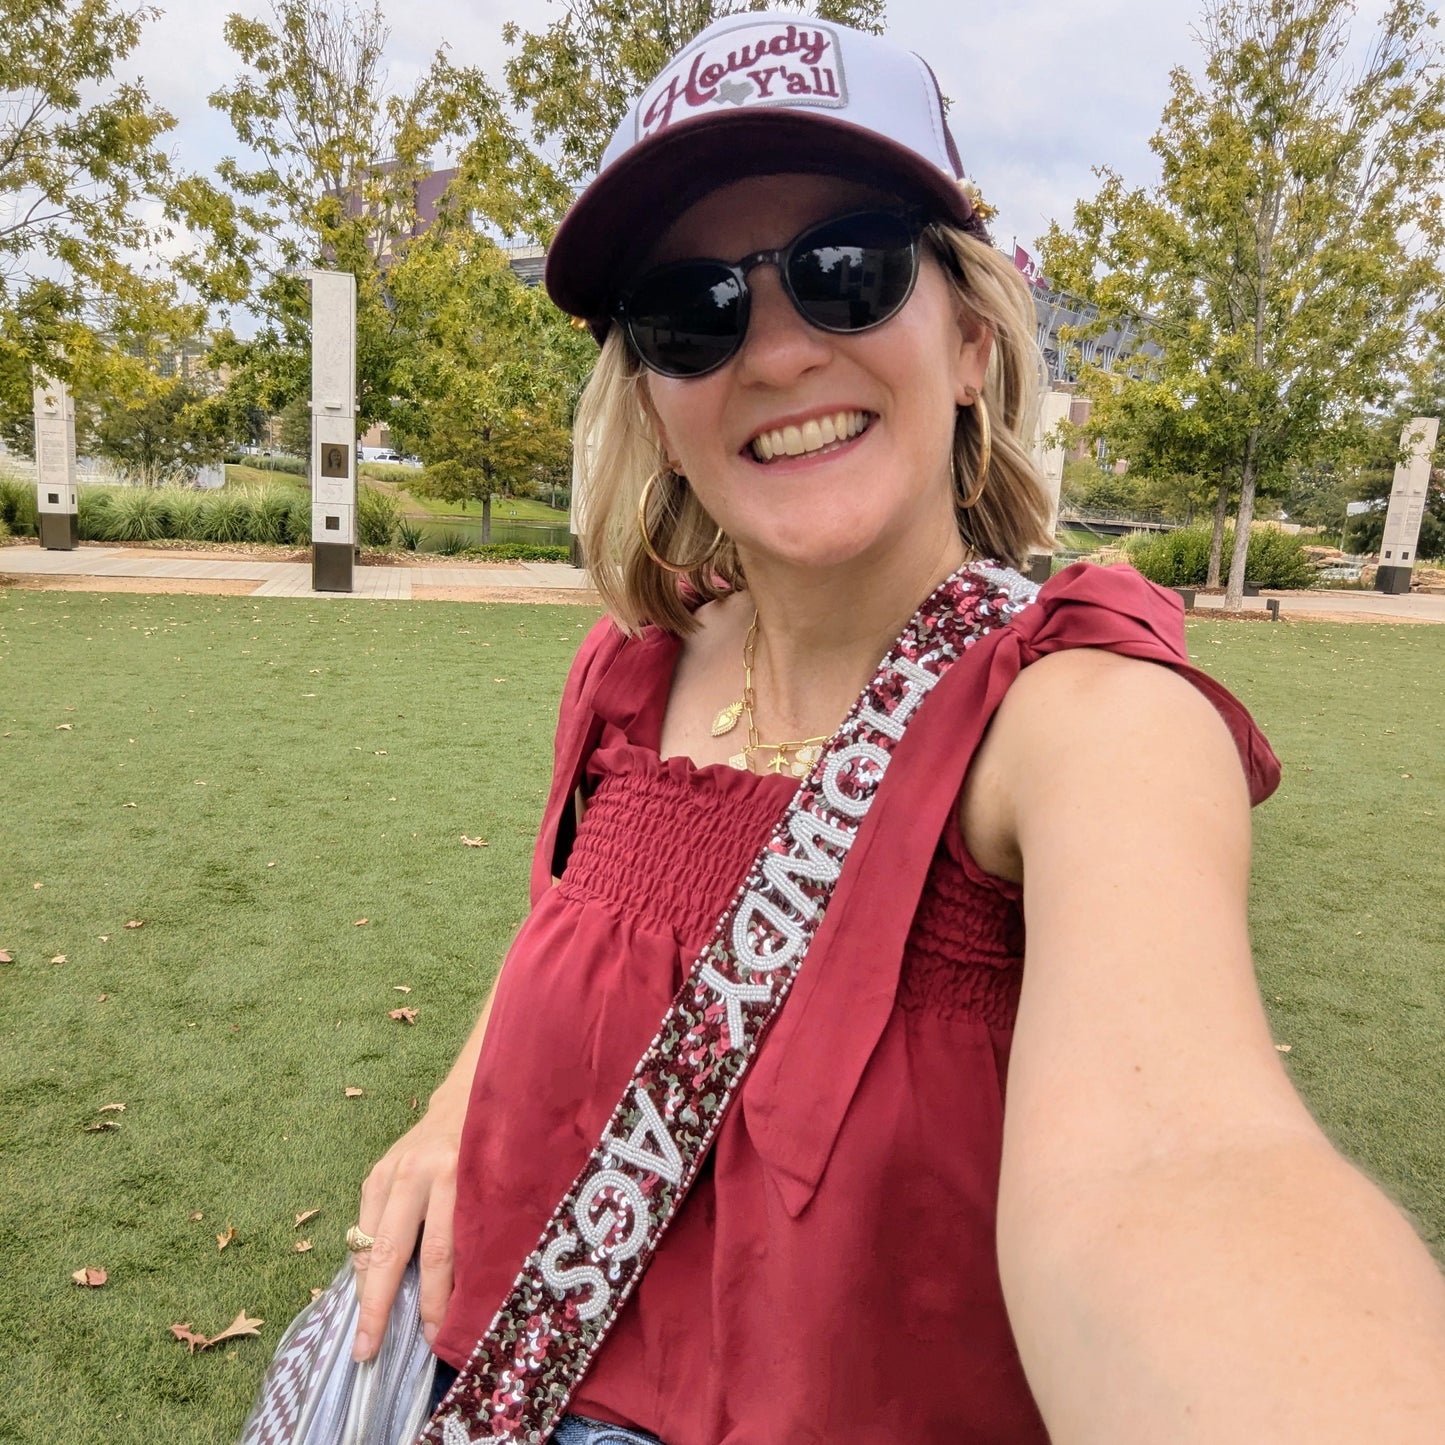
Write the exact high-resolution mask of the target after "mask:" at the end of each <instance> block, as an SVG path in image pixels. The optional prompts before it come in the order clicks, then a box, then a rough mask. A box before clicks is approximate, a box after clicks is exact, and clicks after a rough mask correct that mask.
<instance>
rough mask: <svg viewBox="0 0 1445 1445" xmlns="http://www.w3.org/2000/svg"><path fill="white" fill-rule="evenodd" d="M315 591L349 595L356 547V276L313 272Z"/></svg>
mask: <svg viewBox="0 0 1445 1445" xmlns="http://www.w3.org/2000/svg"><path fill="white" fill-rule="evenodd" d="M310 281H311V468H310V472H311V502H312V508H311V541H312V558H311V585H312V587H313V589H314V590H316V591H318V592H350V591H351V590H352V577H351V567H352V562H353V560H354V555H353V553H354V548H355V545H356V465H355V457H356V277H355V276H353V275H352V274H351V273H350V272H349V271H312V272H310Z"/></svg>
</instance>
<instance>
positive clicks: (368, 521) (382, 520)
mask: <svg viewBox="0 0 1445 1445" xmlns="http://www.w3.org/2000/svg"><path fill="white" fill-rule="evenodd" d="M400 516H401V503H400V502H399V501H397V499H396V498H395V497H394V496H392V494H391V493H390V492H381V491H378V490H377V489H376V488H375V487H367V486H362V487H358V488H357V493H356V540H357V541H358V542H360V543H361V545H362V546H363V547H390V546H391V544H392V542H393V541H395V539H396V524H397V520H398V518H399V517H400Z"/></svg>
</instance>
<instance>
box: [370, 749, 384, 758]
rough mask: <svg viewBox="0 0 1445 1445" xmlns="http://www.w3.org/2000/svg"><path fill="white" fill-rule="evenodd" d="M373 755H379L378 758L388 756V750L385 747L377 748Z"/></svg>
mask: <svg viewBox="0 0 1445 1445" xmlns="http://www.w3.org/2000/svg"><path fill="white" fill-rule="evenodd" d="M372 756H373V757H378V758H384V757H386V756H387V751H386V749H385V748H377V750H376V751H375V753H373V754H372Z"/></svg>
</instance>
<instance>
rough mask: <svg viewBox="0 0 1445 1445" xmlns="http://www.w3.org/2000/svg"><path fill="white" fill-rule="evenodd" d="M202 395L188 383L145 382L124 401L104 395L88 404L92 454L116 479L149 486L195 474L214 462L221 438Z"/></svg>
mask: <svg viewBox="0 0 1445 1445" xmlns="http://www.w3.org/2000/svg"><path fill="white" fill-rule="evenodd" d="M206 400H207V398H206V396H205V394H204V393H203V392H201V391H200V390H199V389H198V388H197V387H195V386H193V385H192V384H191V383H189V382H187V381H184V380H181V379H175V380H172V381H161V380H159V379H158V378H146V382H145V384H144V385H143V386H142V388H141V389H140V390H138V391H137V392H135V393H132V394H131V395H128V396H116V395H114V394H107V395H104V396H101V397H98V398H96V399H95V401H94V403H93V404H94V407H95V409H96V412H97V416H96V419H95V422H94V426H93V428H92V432H91V441H92V443H93V447H92V449H93V450H94V451H95V452H96V453H97V454H98V455H100V456H102V457H105V458H106V459H107V460H108V461H110V462H112V463H113V464H114V465H115V468H116V470H117V471H118V472H119V473H120V475H121V476H123V477H125V478H126V479H127V480H129V481H133V482H138V483H140V484H141V485H142V486H147V487H155V486H160V485H161V484H163V483H165V482H175V481H181V480H184V479H186V478H188V477H192V476H194V475H195V473H196V471H197V470H198V469H199V468H200V467H202V466H204V465H205V464H207V463H208V462H217V461H220V459H221V457H222V455H223V452H224V446H225V438H224V436H222V435H221V434H220V433H219V432H218V431H217V430H216V423H217V420H218V418H217V416H216V414H215V413H213V412H211V411H210V410H209V409H208V408H207V406H206Z"/></svg>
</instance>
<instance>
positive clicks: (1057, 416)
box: [1024, 391, 1073, 582]
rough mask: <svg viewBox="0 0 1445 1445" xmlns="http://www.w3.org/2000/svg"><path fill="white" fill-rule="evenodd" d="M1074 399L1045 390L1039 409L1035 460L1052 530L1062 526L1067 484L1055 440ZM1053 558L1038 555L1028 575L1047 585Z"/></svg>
mask: <svg viewBox="0 0 1445 1445" xmlns="http://www.w3.org/2000/svg"><path fill="white" fill-rule="evenodd" d="M1072 402H1073V397H1072V396H1071V395H1070V394H1069V393H1068V392H1066V391H1046V392H1045V393H1044V396H1043V405H1042V406H1041V407H1040V408H1039V425H1038V431H1037V432H1036V433H1035V436H1034V461H1035V462H1037V463H1038V467H1039V471H1040V472H1041V473H1042V474H1043V479H1044V489H1045V492H1046V493H1047V495H1048V499H1049V530H1050V531H1051V532H1052V531H1054V530H1055V529H1056V528H1057V527H1058V525H1059V493H1060V490H1061V489H1062V487H1063V484H1064V448H1063V446H1062V445H1061V444H1060V443H1059V442H1058V441H1057V440H1055V439H1054V433H1055V432H1057V430H1058V427H1059V423H1060V422H1065V421H1068V419H1069V407H1070V405H1071V404H1072ZM1052 567H1053V559H1052V557H1051V556H1049V555H1048V554H1045V553H1038V554H1036V555H1034V556H1032V557H1030V558H1029V559H1028V564H1027V565H1026V567H1025V569H1024V570H1025V572H1026V574H1027V575H1028V577H1029V579H1030V580H1031V581H1034V582H1047V581H1048V580H1049V573H1050V571H1051V570H1052Z"/></svg>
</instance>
